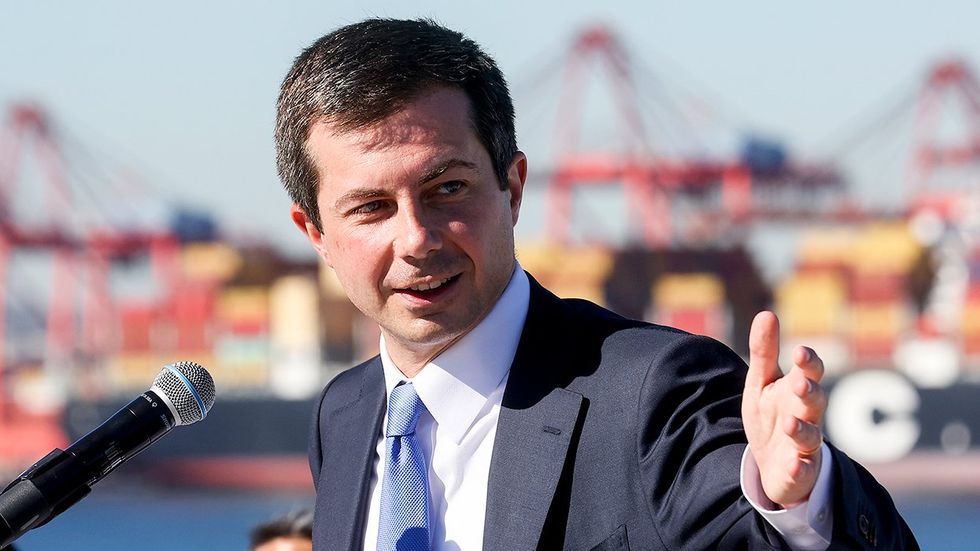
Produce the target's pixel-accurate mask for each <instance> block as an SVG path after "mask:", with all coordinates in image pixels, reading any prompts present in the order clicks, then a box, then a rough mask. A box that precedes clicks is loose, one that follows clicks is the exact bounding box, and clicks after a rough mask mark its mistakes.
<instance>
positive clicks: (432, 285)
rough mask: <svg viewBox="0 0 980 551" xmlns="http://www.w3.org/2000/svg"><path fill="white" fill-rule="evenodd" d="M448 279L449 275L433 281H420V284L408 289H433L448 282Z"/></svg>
mask: <svg viewBox="0 0 980 551" xmlns="http://www.w3.org/2000/svg"><path fill="white" fill-rule="evenodd" d="M454 277H455V276H454ZM450 279H452V278H451V277H447V278H446V279H440V280H439V281H433V282H432V283H422V284H419V285H415V286H414V287H409V290H411V291H431V290H433V289H437V288H439V287H442V286H443V284H445V283H447V282H449V280H450Z"/></svg>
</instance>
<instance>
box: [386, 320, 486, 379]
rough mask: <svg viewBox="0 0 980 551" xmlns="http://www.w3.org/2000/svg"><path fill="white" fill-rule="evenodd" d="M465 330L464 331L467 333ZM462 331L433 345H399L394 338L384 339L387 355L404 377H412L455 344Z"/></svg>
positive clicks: (461, 336)
mask: <svg viewBox="0 0 980 551" xmlns="http://www.w3.org/2000/svg"><path fill="white" fill-rule="evenodd" d="M468 332H469V331H467V332H466V333H468ZM466 333H463V334H461V335H458V336H456V337H454V338H452V339H450V340H449V341H447V342H445V343H440V344H437V345H434V346H418V347H411V346H401V345H400V344H398V343H396V342H394V340H393V339H392V340H389V338H386V339H385V343H386V349H387V351H388V357H390V358H391V361H392V362H393V363H394V364H395V367H397V368H398V371H401V373H402V375H404V376H405V377H406V378H408V379H411V378H412V377H414V376H416V375H418V374H419V372H420V371H422V368H424V367H425V366H426V365H428V364H429V362H431V361H432V360H434V359H435V358H436V357H437V356H439V354H442V353H443V352H445V351H446V349H447V348H449V347H450V346H452V345H454V344H456V342H458V341H459V339H461V338H463V335H465V334H466Z"/></svg>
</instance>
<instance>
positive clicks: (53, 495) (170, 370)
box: [0, 362, 214, 549]
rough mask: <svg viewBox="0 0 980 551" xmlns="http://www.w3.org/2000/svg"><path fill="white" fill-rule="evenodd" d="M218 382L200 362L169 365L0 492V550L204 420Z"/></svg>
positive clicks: (212, 403)
mask: <svg viewBox="0 0 980 551" xmlns="http://www.w3.org/2000/svg"><path fill="white" fill-rule="evenodd" d="M212 405H214V380H213V379H212V378H211V374H210V373H208V372H207V370H206V369H204V368H203V367H201V366H200V365H199V364H196V363H194V362H177V363H174V364H170V365H167V366H165V367H164V368H163V369H162V370H161V371H160V373H159V374H158V375H157V376H156V379H154V380H153V385H152V386H151V387H150V389H149V390H147V391H146V392H144V393H142V394H140V395H139V396H137V397H136V399H134V400H133V401H132V402H130V403H129V405H127V406H125V407H124V408H122V409H120V410H119V411H117V412H116V413H115V414H113V415H112V417H110V418H109V419H108V420H106V421H105V422H104V423H102V424H101V425H99V426H98V427H97V428H96V429H95V430H93V431H92V432H90V433H88V434H86V435H85V436H83V437H82V438H80V439H79V440H78V441H77V442H75V443H74V444H72V445H71V446H69V447H68V449H67V450H61V449H57V448H55V449H54V450H53V451H52V452H51V453H49V454H48V455H46V456H44V457H43V458H42V459H41V460H40V461H38V462H37V463H35V464H34V465H32V466H31V467H30V468H28V469H27V470H26V471H24V472H23V473H22V474H21V475H20V476H18V477H17V478H16V479H15V480H14V481H13V482H11V483H10V484H9V485H8V486H7V487H6V488H5V489H4V490H3V492H2V493H0V549H2V548H4V547H5V546H7V545H8V544H10V543H11V542H13V541H15V540H16V539H17V538H19V537H20V536H22V535H24V533H26V532H27V531H28V530H32V529H34V528H37V527H38V526H41V525H43V524H45V523H47V522H48V521H49V520H51V519H52V518H54V517H56V516H58V515H59V514H61V513H62V512H64V511H65V510H66V509H68V508H69V507H71V506H72V505H74V504H75V503H78V501H79V500H80V499H82V498H83V497H85V496H86V495H88V493H89V492H90V491H92V486H93V485H95V483H96V482H98V481H100V480H102V479H103V478H104V477H105V476H106V475H108V474H109V473H111V472H112V471H113V470H114V469H115V468H116V467H118V466H119V465H121V464H122V463H124V462H125V461H127V460H128V459H130V458H131V457H133V456H135V455H136V454H138V453H139V452H141V451H143V450H144V449H145V448H146V447H147V446H149V445H150V444H152V443H154V442H156V441H157V440H159V439H160V437H162V436H163V435H164V434H167V433H168V432H170V429H172V428H174V427H175V426H178V425H189V424H191V423H196V422H197V421H200V420H201V419H204V418H205V417H206V416H207V414H208V411H210V410H211V406H212Z"/></svg>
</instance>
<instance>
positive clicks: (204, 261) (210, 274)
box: [180, 243, 242, 281]
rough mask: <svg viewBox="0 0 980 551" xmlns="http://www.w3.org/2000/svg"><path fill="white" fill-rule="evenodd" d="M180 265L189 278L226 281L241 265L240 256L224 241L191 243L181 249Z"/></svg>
mask: <svg viewBox="0 0 980 551" xmlns="http://www.w3.org/2000/svg"><path fill="white" fill-rule="evenodd" d="M180 265H181V271H182V272H183V273H184V274H185V275H186V276H187V277H189V278H190V279H193V280H205V281H227V280H228V279H231V277H232V276H234V275H235V273H236V272H237V271H238V269H239V268H240V267H241V265H242V256H241V254H240V253H239V252H238V251H237V250H235V249H234V248H232V247H231V246H229V245H227V244H225V243H191V244H189V245H186V246H184V247H183V248H182V249H181V252H180Z"/></svg>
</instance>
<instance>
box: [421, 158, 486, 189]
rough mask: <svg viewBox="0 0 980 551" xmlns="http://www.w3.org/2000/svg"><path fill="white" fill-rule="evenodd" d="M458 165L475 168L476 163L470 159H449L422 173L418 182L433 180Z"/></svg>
mask: <svg viewBox="0 0 980 551" xmlns="http://www.w3.org/2000/svg"><path fill="white" fill-rule="evenodd" d="M458 167H463V168H469V169H471V170H477V166H476V163H471V162H470V161H464V160H463V159H449V160H448V161H446V162H444V163H442V164H440V165H438V166H435V167H433V168H430V169H429V170H427V171H425V173H424V174H422V176H421V177H420V178H419V180H418V183H419V184H420V185H421V184H424V183H426V182H428V181H431V180H435V179H436V178H438V177H439V176H442V174H443V173H444V172H446V171H447V170H449V169H451V168H458Z"/></svg>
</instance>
